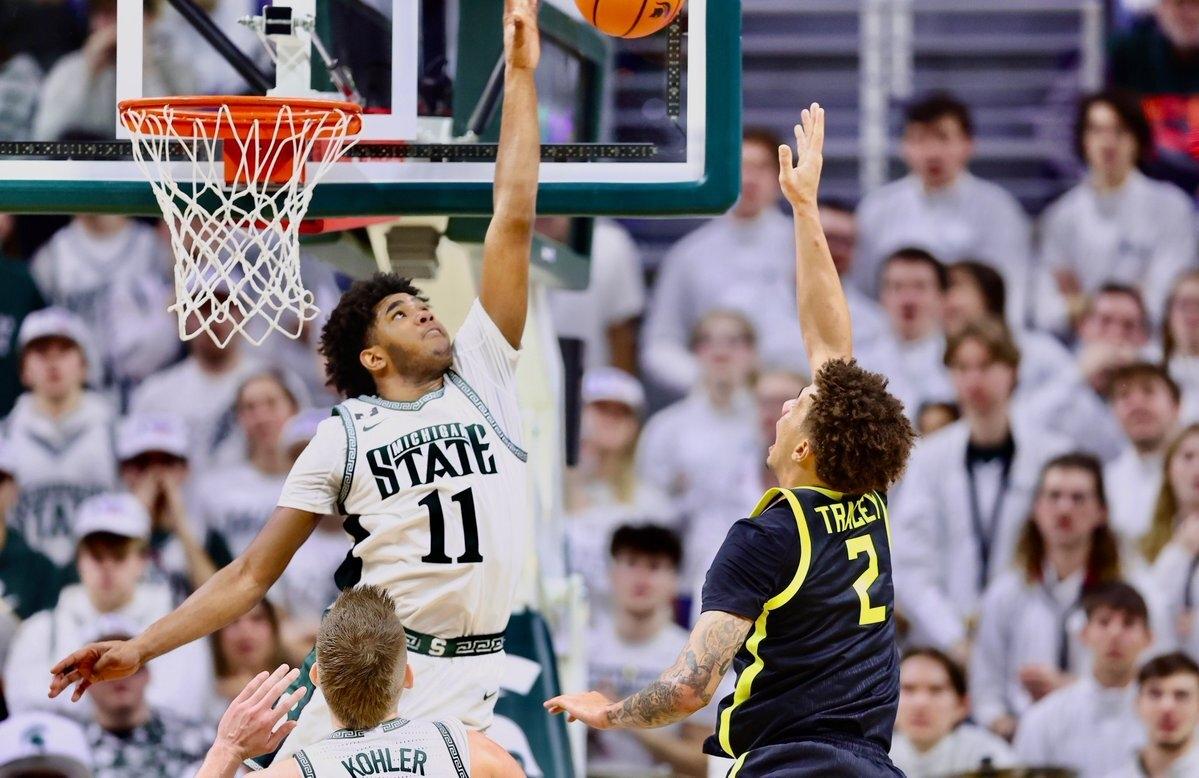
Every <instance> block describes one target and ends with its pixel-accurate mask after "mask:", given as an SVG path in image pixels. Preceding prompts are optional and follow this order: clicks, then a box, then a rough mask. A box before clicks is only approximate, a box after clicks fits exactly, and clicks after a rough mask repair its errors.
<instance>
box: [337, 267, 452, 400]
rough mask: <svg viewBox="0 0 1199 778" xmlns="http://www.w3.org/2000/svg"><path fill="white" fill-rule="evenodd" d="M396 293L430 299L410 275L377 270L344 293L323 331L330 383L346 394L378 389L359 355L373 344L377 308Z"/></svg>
mask: <svg viewBox="0 0 1199 778" xmlns="http://www.w3.org/2000/svg"><path fill="white" fill-rule="evenodd" d="M393 294H410V295H412V296H413V297H416V298H417V299H419V300H423V301H425V302H428V299H427V298H426V297H424V296H423V295H422V294H421V292H420V290H419V289H417V288H416V287H415V286H413V285H412V280H411V279H408V278H403V277H402V276H399V275H397V274H395V273H375V274H374V275H373V276H371V277H370V278H368V279H365V280H362V281H357V282H355V283H354V285H353V286H351V287H350V288H349V290H348V291H347V292H346V293H345V294H344V295H342V297H341V300H340V301H339V302H338V303H337V307H336V308H334V309H333V313H331V314H330V315H329V321H327V322H326V323H325V328H324V329H323V330H322V331H321V347H320V352H321V355H322V356H324V358H325V375H326V376H327V377H328V385H329V386H332V387H333V388H334V389H336V390H337V391H338V392H340V393H341V394H342V395H344V396H346V397H358V396H360V395H371V394H374V393H375V392H376V389H375V379H374V376H372V375H371V373H370V371H369V370H367V369H366V368H365V367H363V366H362V362H361V361H359V359H358V355H359V354H361V353H362V350H363V349H365V348H367V347H368V346H369V345H370V340H371V337H372V335H371V330H372V329H373V327H374V325H375V308H376V307H377V306H378V305H379V303H380V302H381V301H382V300H383V299H384V298H387V297H390V296H391V295H393Z"/></svg>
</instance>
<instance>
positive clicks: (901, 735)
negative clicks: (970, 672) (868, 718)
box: [891, 648, 1016, 778]
mask: <svg viewBox="0 0 1199 778" xmlns="http://www.w3.org/2000/svg"><path fill="white" fill-rule="evenodd" d="M969 712H970V698H969V696H968V695H967V690H966V674H965V673H964V672H963V671H962V668H961V667H960V666H959V665H958V664H957V663H956V662H954V661H953V660H952V659H950V658H949V657H948V656H947V655H946V654H944V653H942V652H941V651H938V650H937V649H935V648H914V649H911V650H909V651H907V652H906V653H905V654H904V657H903V662H902V663H901V664H900V666H899V714H898V716H897V717H896V720H895V735H894V737H893V738H892V740H891V761H893V762H895V766H896V767H898V768H899V769H900V770H903V772H904V774H905V775H907V776H908V778H940V776H945V775H951V774H956V773H962V772H967V771H969V770H982V769H1002V768H1005V767H1014V766H1015V765H1016V754H1015V752H1013V751H1012V748H1011V746H1009V745H1008V744H1007V742H1006V741H1005V740H1003V738H1001V737H999V736H997V735H995V734H992V733H991V732H989V731H987V730H986V729H984V728H983V727H979V726H976V725H974V724H970V723H968V722H967V721H966V717H967V714H968V713H969Z"/></svg>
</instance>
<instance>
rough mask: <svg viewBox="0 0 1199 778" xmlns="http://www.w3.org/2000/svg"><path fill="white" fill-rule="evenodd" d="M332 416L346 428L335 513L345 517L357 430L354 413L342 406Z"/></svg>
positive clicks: (355, 460)
mask: <svg viewBox="0 0 1199 778" xmlns="http://www.w3.org/2000/svg"><path fill="white" fill-rule="evenodd" d="M333 415H335V416H340V417H341V423H342V426H344V427H345V428H346V465H345V468H344V470H343V471H342V475H341V489H339V490H338V492H337V512H338V513H340V514H341V515H343V516H345V515H346V513H347V511H346V500H347V499H349V497H350V486H352V485H353V483H354V467H355V466H356V464H357V462H358V430H357V429H356V428H355V427H354V413H353V411H351V410H350V409H349V408H347V407H346V406H345V405H344V404H343V405H338V406H337V407H336V408H334V409H333Z"/></svg>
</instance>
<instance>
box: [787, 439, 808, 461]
mask: <svg viewBox="0 0 1199 778" xmlns="http://www.w3.org/2000/svg"><path fill="white" fill-rule="evenodd" d="M811 456H812V441H810V440H808V439H807V438H804V439H803V440H801V441H800V442H799V445H798V446H796V447H795V450H794V451H792V452H791V460H792V461H793V462H795V464H797V465H802V464H804V463H805V462H806V461H808V459H810V458H811Z"/></svg>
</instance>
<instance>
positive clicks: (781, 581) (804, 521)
mask: <svg viewBox="0 0 1199 778" xmlns="http://www.w3.org/2000/svg"><path fill="white" fill-rule="evenodd" d="M703 610H704V611H721V612H724V613H732V614H736V615H738V616H744V617H745V618H748V619H753V620H754V626H753V629H752V630H751V631H750V634H749V637H748V638H747V640H746V641H745V645H744V646H742V647H741V650H740V651H739V652H738V653H737V656H736V658H735V659H734V661H733V667H734V669H735V671H736V673H737V685H736V689H735V691H734V693H733V694H732V695H730V696H728V697H726V698H725V699H724V700H723V701H722V702H721V704H720V714H719V719H718V723H717V729H716V734H715V735H714V736H713V737H711V738H709V739H708V741H707V743H706V744H705V750H706V751H707V752H708V753H710V754H717V755H720V756H725V757H741V756H743V755H744V754H747V753H748V752H750V751H752V750H754V749H756V748H763V747H766V746H777V745H781V744H786V743H798V742H804V741H808V740H815V739H820V740H828V739H833V740H835V741H840V742H844V743H846V744H847V746H849V747H856V748H864V749H869V750H870V751H872V752H873V751H875V750H876V749H881V751H882V754H883V755H884V756H883V758H884V759H885V754H886V752H887V751H889V750H890V748H891V731H892V728H893V727H894V725H895V713H896V709H897V707H898V704H899V656H898V652H897V649H896V646H895V625H894V620H893V616H894V610H895V593H894V588H893V586H892V582H891V538H890V525H889V522H888V519H887V501H886V497H885V496H884V495H882V494H878V493H876V492H874V493H870V494H866V495H844V494H841V493H839V492H833V491H829V490H827V489H818V488H815V487H801V488H798V489H794V490H783V489H773V490H771V491H770V492H767V494H766V496H765V497H763V498H762V501H761V502H760V503H759V504H758V507H757V508H756V509H755V511H754V516H753V518H749V519H742V520H741V521H739V522H737V523H736V524H735V525H733V527H732V529H731V530H729V534H728V537H727V538H726V539H725V541H724V544H723V545H722V546H721V548H720V551H719V553H718V554H717V556H716V561H715V562H713V563H712V567H711V568H710V569H709V571H708V577H707V580H706V581H705V583H704V591H703Z"/></svg>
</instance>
